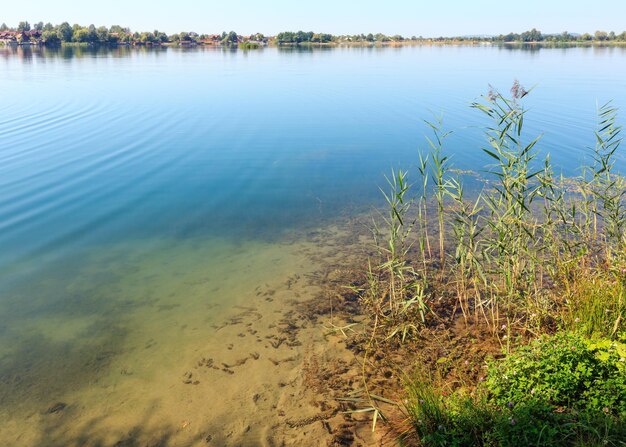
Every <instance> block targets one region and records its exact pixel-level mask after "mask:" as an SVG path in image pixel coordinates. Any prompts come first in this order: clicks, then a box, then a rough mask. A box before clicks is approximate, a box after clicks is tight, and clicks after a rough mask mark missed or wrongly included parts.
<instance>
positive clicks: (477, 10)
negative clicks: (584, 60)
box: [0, 0, 626, 36]
mask: <svg viewBox="0 0 626 447" xmlns="http://www.w3.org/2000/svg"><path fill="white" fill-rule="evenodd" d="M3 3H4V4H3V5H2V8H0V23H2V22H6V23H7V24H8V25H10V26H15V25H17V23H18V22H19V21H20V20H28V21H29V22H31V23H33V22H38V21H40V20H41V21H44V22H47V21H50V22H52V23H54V24H56V23H60V22H63V21H68V22H70V23H71V24H73V23H80V24H90V23H93V24H95V25H107V26H110V25H112V24H119V25H122V26H129V27H130V28H132V29H133V30H152V29H154V28H157V29H159V30H162V31H165V32H168V33H174V32H179V31H182V30H187V31H196V32H200V33H202V32H206V33H212V32H221V31H223V30H235V31H237V32H239V33H242V34H248V33H252V32H262V33H265V34H275V33H277V32H279V31H284V30H298V29H303V30H306V31H309V30H311V31H319V32H328V33H333V34H354V33H368V32H373V33H376V32H382V33H385V34H396V33H399V34H403V35H406V36H411V35H417V36H419V35H423V36H439V35H445V36H450V35H466V34H499V33H506V32H509V31H515V32H521V31H524V30H526V29H530V28H533V27H536V28H538V29H539V30H541V31H543V32H545V33H551V32H561V31H570V32H581V33H582V32H591V33H593V32H594V31H596V30H598V29H601V30H606V31H611V30H614V31H616V32H622V31H624V30H625V29H626V21H624V18H625V17H626V0H604V1H602V2H590V1H589V0H524V1H520V2H507V1H502V0H498V1H497V0H428V1H424V0H413V1H411V0H386V1H383V0H358V1H356V0H313V1H306V2H304V1H298V0H256V1H255V0H230V1H229V0H219V1H215V0H204V1H203V0H179V1H171V0H168V1H162V0H108V1H106V2H93V1H85V0H54V1H50V0H46V1H42V0H28V1H24V2H21V1H11V0H7V1H3Z"/></svg>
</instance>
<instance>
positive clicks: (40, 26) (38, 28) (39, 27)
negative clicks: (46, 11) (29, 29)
mask: <svg viewBox="0 0 626 447" xmlns="http://www.w3.org/2000/svg"><path fill="white" fill-rule="evenodd" d="M33 29H34V30H35V31H43V22H39V23H35V24H34V25H33Z"/></svg>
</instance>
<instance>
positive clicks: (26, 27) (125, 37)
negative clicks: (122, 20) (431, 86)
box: [0, 21, 626, 45]
mask: <svg viewBox="0 0 626 447" xmlns="http://www.w3.org/2000/svg"><path fill="white" fill-rule="evenodd" d="M3 37H4V39H5V40H6V39H8V38H13V39H15V40H16V41H17V42H18V43H19V42H23V41H29V40H33V41H37V42H40V43H45V44H46V45H59V44H62V43H81V44H92V45H96V44H109V45H116V44H154V45H158V44H164V43H179V44H194V43H215V44H222V45H237V44H241V43H245V42H258V43H264V44H265V43H268V42H273V43H276V44H278V45H281V44H292V45H293V44H295V45H299V44H307V43H317V44H327V43H351V42H362V43H370V44H374V43H387V42H404V41H450V40H454V41H484V42H504V43H506V42H612V41H614V42H626V31H624V32H622V33H620V34H616V33H615V32H614V31H610V32H607V31H596V32H595V33H594V34H589V33H584V34H575V33H569V32H567V31H564V32H562V33H559V34H543V33H542V32H541V31H539V30H537V29H535V28H533V29H531V30H528V31H524V32H522V33H508V34H500V35H498V36H457V37H437V38H424V37H422V36H419V37H416V36H411V37H404V36H402V35H400V34H396V35H391V36H390V35H385V34H382V33H377V34H372V33H369V34H353V35H333V34H328V33H315V32H313V31H295V32H294V31H283V32H280V33H278V34H277V35H276V36H275V37H266V36H265V35H263V34H261V33H256V34H252V35H250V36H241V35H239V34H237V33H236V32H235V31H230V32H225V31H224V32H222V33H221V34H210V35H209V34H198V33H195V32H192V31H184V32H181V33H176V34H169V35H168V34H166V33H164V32H161V31H158V30H154V31H143V32H137V31H135V32H133V31H131V30H130V28H127V27H122V26H119V25H113V26H111V27H110V28H109V27H106V26H99V27H96V26H95V25H89V26H81V25H78V24H74V25H70V24H69V23H68V22H63V23H61V24H59V25H52V24H51V23H45V24H44V23H43V22H38V23H35V24H33V25H31V24H30V23H29V22H27V21H23V22H20V23H19V24H18V26H17V27H15V28H10V27H8V26H7V25H6V24H5V23H2V24H1V25H0V38H3Z"/></svg>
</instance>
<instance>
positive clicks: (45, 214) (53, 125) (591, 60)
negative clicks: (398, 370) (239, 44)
mask: <svg viewBox="0 0 626 447" xmlns="http://www.w3.org/2000/svg"><path fill="white" fill-rule="evenodd" d="M625 72H626V49H624V48H619V47H606V48H601V47H595V48H542V47H523V48H520V47H489V46H485V47H483V46H480V47H463V46H459V47H457V46H433V47H430V46H418V47H402V48H384V49H377V48H335V49H327V48H323V49H310V50H295V49H275V48H270V49H262V50H258V51H247V52H246V51H241V50H223V49H192V50H181V49H176V48H171V49H128V48H120V49H113V50H108V49H102V50H98V51H95V50H88V49H71V48H70V49H61V50H40V49H32V50H29V49H8V48H5V49H0V438H2V439H0V443H2V444H4V445H9V444H12V445H53V444H54V443H57V444H58V445H64V444H65V443H68V444H69V443H71V442H74V443H77V444H80V442H81V441H80V440H81V439H82V440H87V441H89V440H91V441H92V442H95V441H94V440H96V439H97V440H101V441H102V442H105V443H106V442H111V443H113V441H114V440H115V439H117V438H114V437H113V438H107V437H106V434H105V433H107V430H109V429H111V427H113V428H115V429H117V430H119V431H120V432H123V430H125V429H127V428H128V427H147V426H150V425H151V424H152V425H154V426H157V425H159V424H161V425H163V424H178V423H181V422H180V419H181V418H183V416H181V413H184V412H185V411H187V412H190V411H191V410H190V409H192V410H193V411H191V412H193V413H194V415H195V416H194V417H197V418H200V419H201V420H202V421H204V423H206V424H209V425H210V423H211V422H215V421H214V420H215V419H217V418H218V416H219V418H220V420H221V421H222V423H227V422H230V423H231V425H232V424H236V419H237V418H238V417H241V415H240V416H237V417H235V416H233V415H232V414H231V413H229V412H228V411H226V408H228V407H229V406H232V405H235V406H237V405H238V404H237V403H232V402H231V403H227V404H224V408H222V410H221V411H222V413H219V412H218V411H217V410H215V409H213V410H211V411H209V410H208V409H207V407H206V405H204V406H202V405H197V406H195V407H194V406H193V405H192V404H190V403H189V402H191V398H188V396H186V395H184V394H181V391H180V390H179V389H178V387H180V386H181V385H180V383H181V377H180V376H181V375H182V374H183V373H184V372H185V370H186V364H189V363H191V362H192V361H195V359H196V357H197V356H198V355H199V352H200V351H202V350H203V349H204V350H205V351H207V350H208V351H210V350H211V349H213V348H214V347H217V346H223V345H228V344H229V343H231V341H232V340H229V339H228V338H225V337H226V335H224V334H223V333H221V332H220V331H219V330H217V329H216V328H219V327H220V325H219V321H221V320H220V318H228V315H231V314H232V312H234V309H243V308H244V307H246V306H247V307H250V306H251V307H250V308H254V309H256V310H255V312H257V311H258V312H259V313H260V315H264V314H263V312H264V310H265V311H267V312H274V313H275V312H279V310H277V309H275V308H273V307H271V306H275V305H276V304H275V303H274V304H271V303H270V302H269V301H265V300H261V299H260V298H259V296H263V295H261V294H260V292H259V290H261V289H259V288H260V287H262V288H264V289H263V290H265V292H266V293H267V289H269V288H274V287H278V288H280V287H279V286H277V284H283V283H284V282H285V281H287V283H288V284H289V285H290V287H289V288H284V292H285V293H284V294H283V295H280V293H279V294H278V296H279V297H281V296H282V297H283V299H285V300H286V299H289V298H290V295H289V293H292V292H288V290H289V291H292V289H291V284H292V282H291V279H289V278H293V277H299V275H303V274H305V273H306V272H308V271H310V270H312V269H314V268H315V265H313V263H312V261H310V260H309V258H308V257H307V256H306V255H305V253H309V254H310V253H311V250H314V249H315V248H314V247H311V246H310V245H307V244H308V242H307V234H310V233H311V231H313V230H314V229H316V228H322V227H324V226H327V225H330V224H331V223H332V222H333V220H334V219H336V218H337V217H338V216H349V215H350V214H353V213H360V212H363V211H364V210H367V209H368V207H370V206H371V205H372V204H375V203H377V201H378V200H379V195H380V194H379V192H378V186H379V185H381V184H382V183H383V176H382V175H383V173H384V172H388V171H389V169H390V168H391V167H394V166H405V167H408V168H410V167H411V166H412V165H415V163H416V154H417V150H418V148H419V147H424V144H423V142H424V140H423V135H424V134H426V133H427V132H428V130H427V127H426V125H425V124H424V123H423V122H422V121H421V120H422V119H430V118H431V117H432V114H433V113H435V114H438V113H443V117H444V126H445V128H446V129H448V130H453V131H454V133H453V135H452V136H451V137H450V139H449V140H448V146H447V150H449V152H450V153H451V154H453V161H454V164H455V166H456V167H458V168H460V169H464V170H465V169H467V170H481V169H483V168H484V166H485V163H487V162H488V160H487V159H486V158H485V156H483V155H482V154H481V151H480V146H481V145H482V144H483V143H482V141H483V139H484V138H483V135H482V130H481V128H480V127H481V126H483V125H484V124H486V121H485V119H484V117H483V116H481V115H480V113H479V112H477V111H475V110H472V109H471V108H470V104H471V103H472V102H473V101H475V100H476V99H477V98H478V97H479V96H480V95H481V94H483V93H486V91H487V90H488V88H489V87H488V85H489V84H491V85H493V86H494V87H496V88H498V89H500V90H501V91H503V92H506V91H507V90H508V88H509V87H510V85H511V84H512V82H513V80H514V79H519V80H520V81H521V82H522V83H523V84H524V85H525V86H526V87H533V86H534V87H535V89H534V91H533V92H532V93H531V95H530V96H529V97H528V99H527V101H526V106H527V107H528V108H529V112H528V113H529V114H528V117H527V120H526V130H527V132H528V135H529V136H534V135H537V134H540V133H543V137H542V140H541V143H540V148H541V150H542V151H544V152H548V151H549V152H550V153H551V155H552V160H553V162H554V163H555V166H556V167H557V169H560V170H562V171H563V172H564V173H566V174H576V173H578V170H577V169H578V166H579V165H580V163H581V162H582V161H584V160H585V158H588V156H587V155H586V153H587V152H586V148H587V147H589V146H591V145H593V144H594V136H593V130H594V126H595V110H596V106H597V105H598V104H601V103H603V102H605V101H607V100H613V101H614V104H615V105H616V106H619V107H622V108H623V107H624V106H626V77H624V75H623V74H624V73H625ZM625 113H626V112H625ZM621 121H622V122H623V119H622V120H621ZM619 157H620V160H619V162H618V166H619V167H622V165H623V162H622V160H623V156H621V155H620V156H619ZM294 275H295V276H294ZM301 292H302V293H303V294H306V288H303V289H302V290H301ZM272 293H274V292H272ZM236 306H243V307H236ZM249 312H251V311H249ZM244 313H245V311H244ZM231 317H232V315H231ZM244 335H246V334H244ZM240 337H241V336H240ZM257 338H258V337H257ZM242 340H243V338H242ZM242 343H243V342H242ZM230 349H231V350H234V351H235V352H238V349H239V350H240V352H244V351H245V352H246V353H248V351H249V350H250V349H252V347H251V345H250V343H248V344H245V343H244V344H243V345H242V344H241V343H240V344H239V345H237V344H235V347H234V348H230ZM246 350H247V351H246ZM202 352H204V351H202ZM194 356H196V357H194ZM248 366H250V364H248ZM248 371H249V373H248V374H247V377H246V379H245V381H244V382H246V383H247V384H248V385H246V384H245V383H244V382H242V379H241V378H238V379H236V380H235V381H234V382H232V383H234V385H233V384H231V385H230V387H231V388H228V386H229V385H227V384H224V385H220V386H223V387H225V388H223V389H224V390H230V394H228V396H230V397H229V398H232V399H238V398H241V399H244V397H241V396H240V394H238V392H239V391H238V390H239V389H240V388H241V389H244V388H245V389H247V388H246V386H251V385H250V383H254V381H255V378H257V379H258V378H261V377H265V376H264V375H263V374H264V372H263V368H259V369H254V368H252V367H250V368H249V369H248ZM234 377H236V376H234ZM183 380H184V377H183ZM219 380H225V379H219ZM259 380H261V379H259ZM263 380H265V379H263ZM268 380H269V379H268ZM217 383H221V382H219V381H218V382H217ZM237 384H239V385H237ZM200 385H201V384H200ZM200 385H198V387H200ZM266 385H267V384H266ZM258 386H261V385H258ZM267 386H268V388H267V389H268V393H269V394H270V395H272V393H271V387H272V385H271V384H270V385H267ZM198 387H196V388H197V389H200V388H198ZM183 389H184V390H187V389H188V388H183ZM185 392H187V391H185ZM207 393H208V391H207ZM250 393H253V390H250ZM181 396H182V397H181ZM207 396H211V395H210V394H207ZM207 398H210V397H207ZM248 398H249V396H247V397H245V399H248ZM270 401H271V399H270ZM59 402H62V403H64V404H67V409H60V410H59V411H50V409H51V408H52V410H55V408H54V405H55V403H59ZM242 402H243V400H242ZM255 402H256V401H255ZM242 405H243V404H242ZM268 405H269V404H268ZM156 408H160V409H161V410H160V412H159V411H157V410H156ZM241 408H243V410H242V411H243V412H244V413H245V412H246V411H252V410H250V409H248V407H245V406H242V407H241ZM268 408H271V406H269V407H268ZM57 410H58V409H57ZM268 411H269V410H268ZM64 412H65V413H69V414H70V417H68V418H66V419H63V418H62V416H61V415H62V414H63V413H64ZM147 414H158V415H159V418H160V419H158V420H157V421H156V422H150V421H148V420H147V419H148V417H147V416H146V415H147ZM185 417H187V418H191V416H189V415H187V416H185ZM51 418H57V419H51ZM229 418H230V419H232V420H230V421H228V419H229ZM224 419H226V421H225V422H224ZM185 420H186V419H185ZM70 421H74V422H70ZM94 421H97V423H96V422H94ZM173 421H174V422H173ZM125 424H126V425H125ZM233 426H234V425H233ZM77 427H78V428H77ZM180 427H182V428H185V427H187V425H185V424H184V423H182V425H181V426H180ZM180 427H179V429H181V428H180ZM214 427H215V426H214ZM216 427H217V429H216V430H218V431H219V430H220V428H219V426H216ZM242 430H243V431H244V432H247V431H249V429H248V430H247V431H246V427H243V428H242ZM253 431H254V430H253ZM194 433H195V432H194ZM202 433H203V432H202V430H201V429H197V434H198V436H200V435H202ZM266 435H267V433H266V434H265V436H266ZM198 439H200V438H198ZM87 441H85V442H87ZM225 442H226V441H225ZM7 443H9V444H7Z"/></svg>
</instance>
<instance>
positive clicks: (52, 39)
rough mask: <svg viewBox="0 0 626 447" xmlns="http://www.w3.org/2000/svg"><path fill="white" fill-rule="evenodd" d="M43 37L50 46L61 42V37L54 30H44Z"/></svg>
mask: <svg viewBox="0 0 626 447" xmlns="http://www.w3.org/2000/svg"><path fill="white" fill-rule="evenodd" d="M41 38H42V39H43V41H44V42H45V44H46V45H49V46H55V45H59V44H60V43H61V39H60V38H59V36H58V34H57V33H55V32H54V31H44V32H43V33H42V34H41Z"/></svg>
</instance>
